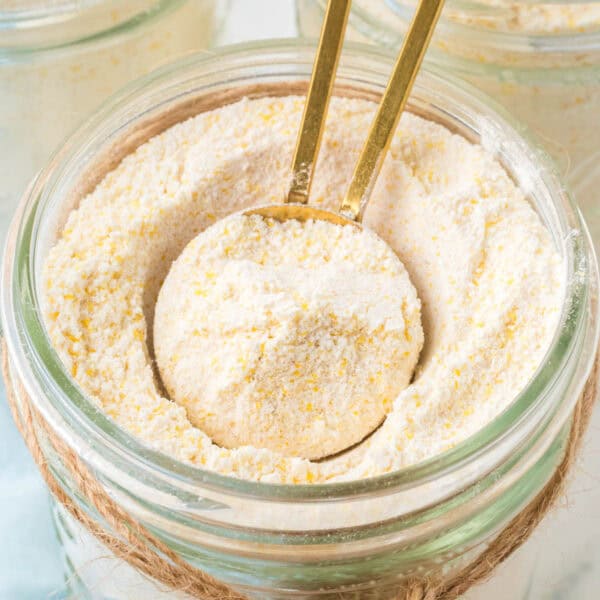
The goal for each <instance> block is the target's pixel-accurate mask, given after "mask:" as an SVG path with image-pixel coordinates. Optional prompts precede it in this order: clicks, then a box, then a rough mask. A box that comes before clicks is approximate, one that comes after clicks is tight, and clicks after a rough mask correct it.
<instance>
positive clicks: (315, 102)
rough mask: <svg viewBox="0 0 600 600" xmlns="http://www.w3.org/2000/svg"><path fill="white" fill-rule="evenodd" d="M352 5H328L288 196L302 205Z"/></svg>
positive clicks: (343, 0) (335, 0)
mask: <svg viewBox="0 0 600 600" xmlns="http://www.w3.org/2000/svg"><path fill="white" fill-rule="evenodd" d="M350 4H351V1H350V0H329V3H328V6H327V12H326V13H325V20H324V21H323V27H322V29H321V39H320V40H319V47H318V49H317V55H316V58H315V64H314V66H313V72H312V77H311V80H310V87H309V89H308V95H307V98H306V104H305V105H304V114H303V115H302V125H301V127H300V133H299V135H298V141H297V143H296V150H295V152H294V159H293V162H292V182H291V185H290V189H289V192H288V196H287V201H288V202H298V203H301V204H306V203H307V202H308V194H309V192H310V184H311V182H312V176H313V172H314V166H315V163H316V162H317V155H318V154H319V147H320V145H321V138H322V135H323V125H324V124H325V118H326V116H327V108H328V107H329V98H330V97H331V90H332V88H333V81H334V79H335V72H336V69H337V65H338V62H339V57H340V54H341V50H342V45H343V43H344V33H345V31H346V23H347V21H348V13H349V12H350Z"/></svg>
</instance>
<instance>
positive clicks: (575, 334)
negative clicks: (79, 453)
mask: <svg viewBox="0 0 600 600" xmlns="http://www.w3.org/2000/svg"><path fill="white" fill-rule="evenodd" d="M300 55H302V56H301V57H300ZM313 55H314V45H313V44H311V43H309V42H304V41H300V40H289V39H288V40H272V41H270V42H267V43H265V42H264V41H259V42H253V43H245V44H239V45H234V46H229V47H223V48H220V49H218V50H217V51H215V52H214V53H212V54H211V55H210V56H206V55H201V54H200V55H193V56H191V57H188V58H185V59H183V60H179V61H177V62H175V63H173V64H171V65H169V66H167V67H163V68H161V69H159V70H157V71H155V72H154V73H152V74H150V75H149V76H146V77H144V78H142V79H140V80H138V81H136V82H134V83H133V84H130V85H129V86H127V87H126V88H125V89H124V90H122V91H121V92H119V93H118V94H116V95H115V96H113V97H112V98H111V99H110V100H108V101H107V102H106V103H105V104H104V105H103V107H102V108H100V109H99V110H98V111H97V112H96V113H95V114H94V115H93V116H92V117H90V119H88V120H87V121H86V123H85V124H84V125H83V126H82V127H80V128H79V130H78V131H76V132H75V133H74V134H73V135H72V136H71V137H70V138H69V139H68V140H67V141H66V142H65V144H64V145H63V146H62V148H61V149H60V150H59V151H58V152H57V153H56V154H55V156H54V158H53V159H52V160H51V162H50V163H49V164H48V165H47V167H46V168H45V169H44V170H43V171H42V173H41V174H40V175H38V177H37V178H36V179H35V180H34V182H33V183H32V187H31V188H30V193H29V194H26V196H25V197H24V201H23V203H22V205H21V207H20V209H19V211H18V212H17V215H16V216H15V218H14V219H13V223H12V225H11V232H10V234H9V239H8V242H7V245H6V249H5V254H4V269H3V278H2V290H1V294H2V302H1V311H2V315H1V316H2V322H3V328H4V335H5V337H6V341H7V344H8V346H9V349H10V356H11V358H12V359H13V361H14V363H15V368H16V369H17V372H19V373H20V374H24V373H25V372H28V376H27V377H22V380H24V381H32V380H37V381H38V382H39V381H41V380H42V379H43V383H44V385H46V386H50V387H49V388H48V389H51V390H52V392H53V393H52V394H50V395H49V394H45V395H44V397H43V400H42V401H41V402H40V405H39V406H38V409H39V410H40V411H41V412H42V414H43V415H44V417H45V418H47V419H48V420H49V422H50V423H51V424H52V423H53V422H56V419H57V418H60V419H61V420H63V421H65V422H67V423H68V425H69V427H71V428H72V429H73V430H74V431H77V432H78V433H77V435H79V436H82V435H83V432H85V435H86V436H89V439H90V440H92V441H91V442H90V443H92V442H93V443H95V444H97V445H99V446H102V447H103V448H105V447H106V448H105V449H107V450H108V452H109V454H110V456H111V457H112V459H114V460H115V461H116V462H117V463H120V464H127V465H129V466H130V467H131V468H138V467H141V468H144V469H148V470H154V471H155V472H156V473H157V474H159V476H161V477H166V478H168V479H169V480H171V481H177V482H178V483H180V484H182V485H187V486H193V485H194V484H201V485H202V486H204V487H210V488H212V489H216V490H221V491H229V492H234V493H236V494H238V495H247V496H252V497H256V498H264V499H279V500H281V499H283V500H288V499H289V500H294V501H298V500H309V501H310V500H315V499H323V498H324V497H327V498H328V499H332V498H345V497H356V496H360V495H363V494H366V493H369V494H371V493H385V492H386V491H387V490H389V489H399V488H410V487H412V486H414V485H415V484H416V483H419V484H422V483H423V482H427V481H431V480H433V479H435V478H437V477H439V476H440V475H441V474H447V473H449V472H452V471H453V470H454V469H457V468H458V466H460V465H464V464H465V463H466V462H469V461H473V460H476V459H477V458H478V457H479V456H480V455H481V454H482V453H484V452H486V451H487V450H489V449H491V448H493V447H494V446H495V445H497V444H499V443H500V442H501V441H502V440H503V439H504V438H505V437H506V436H507V435H509V434H510V433H511V431H513V430H514V429H515V428H518V427H520V426H521V425H522V424H523V422H524V421H525V420H527V419H529V418H531V416H532V414H533V413H534V412H536V413H538V416H539V417H540V419H541V418H543V417H545V416H546V417H547V415H548V414H549V412H550V411H551V410H552V409H553V407H552V406H550V404H551V403H550V400H549V399H548V396H549V394H550V393H551V391H552V389H553V388H554V386H555V385H556V383H557V380H558V378H560V376H561V375H562V376H564V372H565V369H567V368H570V369H573V368H575V367H574V365H576V366H578V368H579V373H578V375H581V381H580V382H579V383H578V384H577V385H579V384H580V386H581V387H583V384H584V383H585V379H587V374H589V372H590V370H591V366H592V360H593V354H594V353H593V352H592V353H590V356H583V354H582V353H583V351H584V346H585V347H586V348H587V349H589V348H590V347H593V348H595V346H596V344H597V340H598V334H599V328H598V322H597V319H595V315H592V317H593V318H594V323H593V326H592V327H588V326H587V323H586V320H585V319H586V317H587V318H590V314H589V304H590V302H591V298H592V296H593V295H594V291H595V289H596V288H597V286H598V273H597V265H596V262H595V257H594V254H593V249H591V248H590V243H589V239H588V237H587V230H586V228H585V224H584V223H583V221H582V218H581V215H580V214H579V212H578V211H577V209H576V208H575V207H574V205H573V202H572V200H571V198H570V196H569V195H568V193H567V192H566V191H565V190H564V188H563V186H562V184H561V183H560V178H559V176H558V175H557V172H556V170H555V168H554V166H553V164H552V163H551V161H550V159H549V158H548V157H547V156H546V155H543V154H540V152H539V151H538V150H535V149H534V147H533V146H532V144H531V143H530V142H529V141H527V140H526V138H525V137H523V134H522V133H521V132H519V131H518V128H517V126H516V124H515V123H514V122H513V121H512V119H510V117H508V116H507V115H506V113H505V112H504V111H503V110H502V109H499V108H498V107H497V106H493V108H492V109H490V108H489V106H490V104H493V103H490V100H489V99H487V98H485V97H484V96H483V95H481V94H480V93H479V92H478V91H476V90H474V89H473V88H472V87H471V86H469V85H467V84H464V83H463V82H460V81H458V80H455V79H452V78H449V77H447V76H446V75H445V74H443V73H442V72H441V71H439V70H436V69H434V68H431V67H425V69H424V73H423V74H422V75H421V79H423V80H428V81H429V83H432V82H435V83H436V84H437V85H438V86H441V87H442V89H443V90H444V91H445V92H447V93H450V92H451V93H453V94H454V98H453V99H454V101H456V97H457V96H458V97H459V98H461V99H469V101H470V102H472V103H474V104H475V106H476V107H477V109H478V110H479V111H480V113H481V114H482V115H485V118H484V119H483V120H482V121H481V124H482V126H485V127H489V126H491V125H494V124H495V125H497V126H499V127H501V128H502V129H501V130H500V131H502V132H503V133H504V134H506V135H509V134H510V135H512V137H513V138H514V139H511V140H510V150H511V151H514V152H518V153H519V155H520V156H521V158H523V160H525V163H526V164H527V163H528V162H529V163H531V162H532V161H535V165H536V169H535V172H536V176H538V177H539V178H540V182H539V185H543V186H545V189H546V191H548V190H550V191H552V197H553V200H555V201H556V203H557V206H554V207H553V208H552V210H553V211H554V212H556V218H559V227H560V232H559V235H558V239H557V240H555V241H557V243H560V244H562V245H563V252H564V253H566V258H567V262H568V264H569V267H568V268H569V286H568V288H567V291H566V293H565V303H564V306H563V314H562V316H561V320H560V326H559V328H558V329H557V332H556V334H555V337H554V339H553V341H552V345H551V347H550V349H549V350H548V352H547V354H546V356H545V358H544V360H543V361H542V364H541V365H540V367H539V368H538V371H537V372H536V374H535V375H534V376H533V378H532V379H531V381H530V382H529V383H528V385H527V387H526V388H525V389H524V390H522V392H521V393H520V394H519V395H518V396H517V397H516V398H515V399H514V400H513V402H512V403H511V404H510V405H509V407H508V408H507V409H506V410H504V411H503V412H502V413H501V414H500V415H498V416H496V417H495V418H494V420H493V421H491V422H490V423H488V424H487V425H486V426H485V427H484V428H483V429H482V430H480V431H479V432H478V433H476V434H475V435H473V436H471V437H469V438H467V439H466V440H464V441H463V442H461V443H459V444H458V445H457V446H455V447H454V448H452V449H451V450H448V451H447V452H445V453H443V454H440V455H437V456H435V457H432V458H430V459H428V460H426V461H423V462H421V463H417V464H415V465H411V466H409V467H406V468H404V469H401V470H398V471H394V472H391V473H388V474H384V475H379V476H377V477H370V478H365V479H359V480H353V481H348V482H337V483H325V484H316V485H315V484H312V485H293V484H274V483H265V482H260V481H252V480H245V479H240V478H236V477H232V476H227V475H222V474H220V473H217V472H214V471H210V470H207V469H202V468H200V467H197V466H193V465H189V464H185V463H183V462H180V461H178V460H176V459H174V458H171V457H169V456H167V455H165V454H162V453H160V452H157V451H154V450H151V449H150V448H148V446H146V445H145V444H144V443H143V442H142V441H140V440H138V439H137V438H135V437H134V436H133V435H131V434H129V433H128V432H126V431H124V430H123V429H121V428H119V427H118V426H117V425H116V424H115V423H114V422H113V421H112V420H111V419H110V418H109V417H108V416H107V415H105V414H104V413H103V412H102V411H101V410H99V409H98V408H97V406H96V405H95V404H94V403H93V402H92V401H91V400H90V399H88V398H87V397H86V396H85V395H84V394H83V393H82V392H81V391H80V390H79V388H78V387H77V385H76V384H75V383H74V382H73V381H72V379H71V377H70V375H69V374H68V373H67V372H66V369H65V368H64V366H63V364H62V362H61V361H60V359H59V358H58V355H57V354H56V352H55V351H54V349H53V347H52V344H51V343H50V340H49V338H48V335H47V333H46V330H45V325H44V323H43V318H42V316H41V312H40V311H39V299H38V298H37V291H36V281H35V265H34V261H35V258H36V247H35V243H36V242H37V239H36V237H35V234H36V232H37V229H36V228H37V227H39V224H40V219H41V217H42V215H43V214H44V213H43V211H44V209H45V207H47V203H48V200H49V197H51V194H52V191H53V189H54V187H55V185H56V181H57V178H59V177H60V174H61V173H60V169H61V168H63V169H64V168H65V164H66V163H68V162H69V161H71V162H73V161H76V160H77V159H78V158H81V156H83V155H85V153H86V152H89V140H90V139H92V138H93V134H94V133H97V132H98V129H99V128H100V127H101V125H102V124H103V123H105V122H106V121H107V119H108V118H109V117H111V115H112V116H114V115H115V114H117V113H118V112H119V111H121V113H122V114H123V116H124V118H129V119H134V118H135V114H138V116H139V114H140V113H139V111H140V110H142V109H141V108H140V107H141V106H142V105H143V103H142V105H140V104H139V100H140V98H141V97H142V95H143V93H144V91H148V90H152V89H154V88H157V87H158V86H160V85H164V86H167V88H168V89H169V91H170V93H171V94H176V93H179V92H181V91H182V89H183V88H178V87H177V86H176V85H175V84H174V77H175V75H177V76H179V78H180V81H181V82H183V83H182V85H183V86H184V87H185V85H187V84H188V82H189V81H190V80H189V79H186V77H185V74H186V73H188V75H189V74H190V73H189V72H188V71H190V72H191V71H193V69H194V68H198V67H200V66H211V67H214V69H215V70H216V71H219V72H221V71H222V65H221V64H220V63H221V62H222V61H224V60H232V61H233V62H234V63H235V62H236V61H240V62H241V63H243V64H246V65H250V66H251V67H252V69H253V70H254V71H256V72H257V73H259V74H260V73H261V72H263V71H262V70H261V69H263V70H264V72H269V69H273V68H274V65H275V64H276V62H277V60H279V61H280V64H282V65H283V64H287V63H286V62H285V60H284V59H286V58H289V57H291V60H292V61H293V62H294V64H296V65H298V68H300V67H301V68H302V78H303V80H305V79H307V78H308V75H309V74H310V70H311V68H312V58H313ZM349 58H351V59H352V60H356V61H359V62H360V63H361V64H376V65H377V68H379V69H384V70H385V68H386V65H387V67H389V66H391V64H392V62H393V56H391V55H390V54H389V53H386V52H384V51H382V50H379V49H376V48H374V47H373V46H368V45H362V44H349V45H348V47H347V48H346V50H345V57H343V58H342V61H341V63H340V70H343V69H344V62H345V60H348V59H349ZM301 59H302V60H301ZM369 61H371V62H370V63H369ZM186 70H187V71H186ZM291 76H292V75H291V74H290V77H291ZM169 86H170V87H169ZM425 88H426V86H424V85H423V84H422V83H419V82H418V83H417V86H416V87H415V92H414V94H417V95H418V94H419V93H421V94H422V93H424V92H423V90H424V89H425ZM419 90H420V91H419ZM461 90H462V91H461ZM459 91H460V93H459ZM446 101H447V98H446ZM146 108H147V107H146ZM128 109H132V110H134V109H135V110H134V112H131V111H129V112H128ZM484 109H485V110H484ZM448 110H449V109H448ZM136 111H137V113H136ZM499 113H500V114H499ZM494 119H495V121H494ZM113 125H114V123H113ZM549 193H550V192H549ZM44 201H45V202H46V205H43V202H44ZM559 211H562V214H560V215H558V212H559ZM582 373H583V375H582ZM38 389H39V388H38ZM579 391H581V390H579ZM38 399H39V398H38ZM554 408H556V407H554ZM63 427H64V425H63ZM109 443H110V448H109Z"/></svg>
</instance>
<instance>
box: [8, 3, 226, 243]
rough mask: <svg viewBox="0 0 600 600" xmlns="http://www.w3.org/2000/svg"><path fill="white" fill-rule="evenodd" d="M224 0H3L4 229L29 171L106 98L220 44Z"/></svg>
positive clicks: (38, 165)
mask: <svg viewBox="0 0 600 600" xmlns="http://www.w3.org/2000/svg"><path fill="white" fill-rule="evenodd" d="M218 10H222V8H219V5H218V3H217V2H216V1H215V0H119V1H116V0H91V1H90V0H88V1H86V2H72V1H68V0H60V1H58V2H47V1H41V0H28V1H25V2H17V3H11V2H9V3H8V4H7V3H5V2H1V1H0V156H1V157H2V160H1V161H0V182H1V183H0V223H1V225H0V227H1V229H0V236H2V237H3V234H4V232H5V226H6V225H5V224H6V223H7V221H8V219H9V217H10V215H11V214H12V211H13V209H14V206H15V203H16V202H17V199H18V198H19V196H20V194H21V193H22V192H23V189H24V187H25V185H26V183H27V181H28V180H29V179H30V178H31V177H32V176H33V174H34V173H35V172H36V171H37V170H38V169H40V168H41V167H42V166H43V164H44V163H45V161H46V160H47V159H48V158H49V156H50V154H51V152H52V151H53V150H54V148H55V147H56V146H57V145H58V143H59V142H61V141H62V140H63V138H64V137H65V136H66V135H67V134H68V133H69V132H70V131H71V130H72V129H73V128H74V126H75V125H76V124H77V123H79V122H80V121H81V120H82V119H83V118H85V117H86V116H87V115H88V114H89V113H90V112H91V111H92V110H93V109H94V108H96V107H98V106H99V105H100V104H101V103H102V101H103V100H104V99H105V98H107V97H108V96H109V95H110V94H112V93H113V92H115V91H116V90H117V89H119V88H120V87H122V86H123V85H125V84H126V83H127V82H129V81H131V80H133V79H135V78H137V77H139V76H141V75H144V74H146V73H148V72H149V71H151V70H152V69H154V68H156V67H158V66H160V65H162V64H165V63H167V62H169V61H170V60H172V59H174V58H177V57H180V56H182V55H185V54H187V53H189V52H192V51H196V50H200V49H203V48H206V47H208V46H209V45H210V43H211V40H212V37H213V35H214V32H215V27H216V23H217V18H218V15H217V11H218Z"/></svg>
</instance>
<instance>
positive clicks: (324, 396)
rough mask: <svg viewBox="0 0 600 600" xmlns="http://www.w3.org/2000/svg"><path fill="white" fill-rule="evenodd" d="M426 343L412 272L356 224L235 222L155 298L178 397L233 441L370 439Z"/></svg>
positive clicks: (295, 452)
mask: <svg viewBox="0 0 600 600" xmlns="http://www.w3.org/2000/svg"><path fill="white" fill-rule="evenodd" d="M422 346H423V329H422V327H421V315H420V302H419V299H418V298H417V293H416V291H415V288H414V287H413V285H412V284H411V282H410V280H409V278H408V274H407V273H406V269H405V268H404V266H403V265H402V263H401V262H400V261H399V260H398V258H397V257H396V255H395V254H394V252H393V251H392V250H391V249H390V248H389V247H388V246H387V245H386V244H385V242H383V241H381V240H380V239H379V238H378V237H377V236H376V235H375V234H373V233H372V232H370V231H368V230H365V229H362V230H361V229H359V228H358V227H355V226H354V225H346V226H340V225H335V224H333V223H329V222H326V221H308V222H305V223H301V222H299V221H296V220H291V221H285V222H283V223H280V222H278V221H274V220H273V219H263V218H262V217H260V216H258V215H254V216H244V215H234V216H233V217H229V218H227V219H223V220H222V221H219V222H218V223H216V224H215V225H213V226H212V227H209V228H208V229H207V230H206V231H205V232H203V233H201V234H200V235H199V236H198V237H196V238H195V239H194V240H193V241H192V242H190V244H188V246H187V247H186V249H185V250H184V251H183V252H182V254H181V256H180V257H179V258H178V259H177V260H176V261H175V263H174V264H173V266H172V267H171V270H170V272H169V275H168V276H167V279H166V281H165V283H164V284H163V286H162V289H161V291H160V294H159V296H158V302H157V304H156V314H155V320H154V350H155V353H156V362H157V365H158V367H159V370H160V374H161V378H162V381H163V383H164V384H165V386H166V389H167V390H168V392H169V396H170V398H171V400H174V401H175V402H176V403H177V404H181V405H182V406H184V407H185V408H186V409H187V414H188V417H189V419H190V421H192V423H193V424H194V425H196V426H197V427H199V428H200V429H202V431H204V432H205V433H207V434H208V435H209V436H210V438H211V439H212V440H213V442H215V443H217V444H218V445H219V446H224V447H227V448H236V447H239V446H245V445H251V446H255V447H259V448H268V449H269V450H275V451H277V452H280V453H281V454H285V455H287V456H302V457H305V458H323V457H324V456H328V455H331V454H335V453H337V452H340V451H341V450H344V449H345V448H348V447H349V446H352V445H353V444H356V443H357V442H360V441H361V440H362V439H363V438H364V437H365V436H367V435H368V434H369V433H370V432H371V431H372V430H374V429H375V428H376V427H377V426H378V425H379V424H380V423H381V422H382V421H383V419H384V417H385V415H386V414H387V413H388V412H389V411H390V409H391V407H392V400H393V399H394V398H396V397H397V396H398V394H399V393H400V392H401V391H402V390H404V389H405V388H406V387H407V386H408V384H409V383H410V380H411V377H412V373H413V371H414V368H415V365H416V364H417V360H418V358H419V352H420V350H421V348H422Z"/></svg>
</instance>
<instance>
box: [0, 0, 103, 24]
mask: <svg viewBox="0 0 600 600" xmlns="http://www.w3.org/2000/svg"><path fill="white" fill-rule="evenodd" d="M103 1H105V0H54V1H50V2H49V1H48V0H29V1H21V2H19V3H18V4H17V5H15V6H14V7H13V8H11V7H10V6H8V7H4V8H3V7H1V6H0V23H9V22H10V23H11V24H12V25H13V27H18V26H25V27H28V26H31V25H32V24H35V23H39V22H41V21H44V20H48V19H60V18H64V16H65V15H69V14H71V13H74V12H77V11H79V10H83V9H85V8H87V7H88V6H91V5H93V4H99V3H100V2H103Z"/></svg>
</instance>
